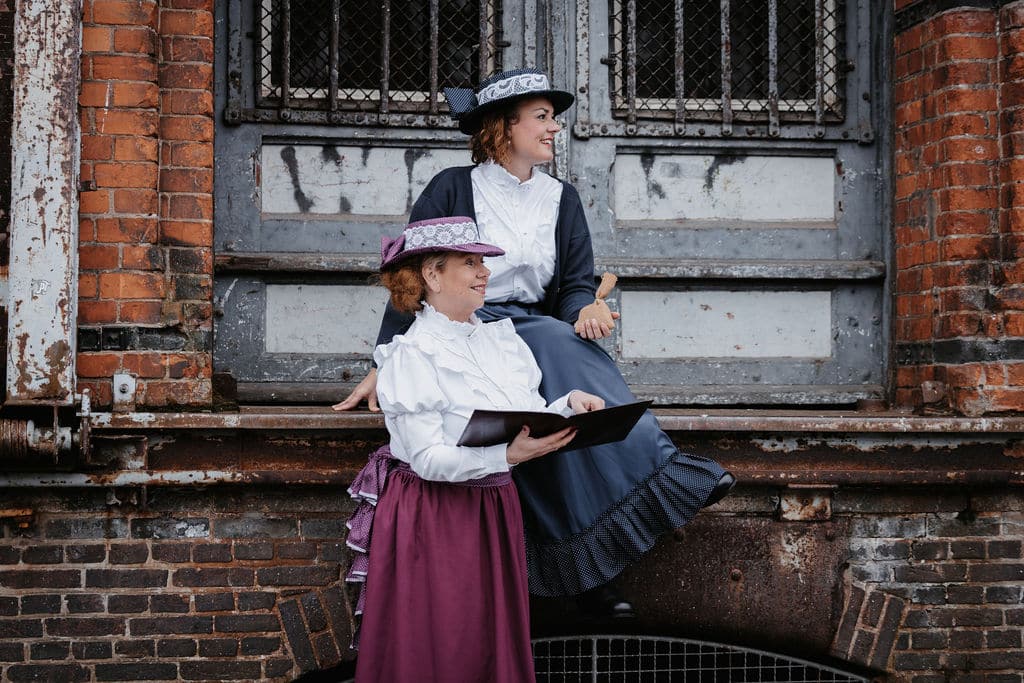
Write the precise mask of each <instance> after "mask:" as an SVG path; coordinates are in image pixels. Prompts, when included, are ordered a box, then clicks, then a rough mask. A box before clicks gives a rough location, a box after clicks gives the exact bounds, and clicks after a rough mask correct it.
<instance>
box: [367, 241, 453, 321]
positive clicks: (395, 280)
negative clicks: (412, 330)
mask: <svg viewBox="0 0 1024 683" xmlns="http://www.w3.org/2000/svg"><path fill="white" fill-rule="evenodd" d="M448 253H449V252H446V251H443V252H435V253H427V254H420V255H418V256H413V257H411V258H408V259H406V260H405V261H403V262H402V264H401V265H400V266H398V267H396V268H393V269H389V270H385V271H384V272H382V273H381V274H380V282H381V284H382V285H384V286H385V287H387V289H388V291H389V292H390V293H391V305H392V306H394V307H395V309H397V310H399V311H401V312H402V313H415V312H416V311H419V310H422V309H423V305H422V304H421V303H420V302H421V301H423V300H424V299H426V298H427V281H426V280H424V279H423V267H424V266H426V265H430V264H433V265H435V266H436V267H437V269H438V270H444V265H445V262H446V261H447V260H448Z"/></svg>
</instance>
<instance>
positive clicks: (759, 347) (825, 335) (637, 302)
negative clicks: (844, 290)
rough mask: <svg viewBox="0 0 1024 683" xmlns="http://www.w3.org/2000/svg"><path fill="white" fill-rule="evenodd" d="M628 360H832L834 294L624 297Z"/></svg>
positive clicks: (624, 351)
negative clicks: (776, 358) (832, 295)
mask: <svg viewBox="0 0 1024 683" xmlns="http://www.w3.org/2000/svg"><path fill="white" fill-rule="evenodd" d="M621 297H622V298H621V301H622V321H621V327H622V330H621V340H622V341H621V343H622V355H623V357H625V358H773V357H779V358H785V357H789V358H808V357H809V358H828V357H829V356H831V355H832V334H831V329H832V324H831V321H832V297H831V293H830V292H821V291H818V292H791V291H786V292H778V291H776V292H762V291H756V292H753V291H718V290H715V291H689V292H634V291H624V292H622V294H621Z"/></svg>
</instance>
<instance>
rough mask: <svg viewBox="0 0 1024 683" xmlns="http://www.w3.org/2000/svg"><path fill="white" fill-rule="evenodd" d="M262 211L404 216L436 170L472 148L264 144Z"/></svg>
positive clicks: (464, 157) (465, 157)
mask: <svg viewBox="0 0 1024 683" xmlns="http://www.w3.org/2000/svg"><path fill="white" fill-rule="evenodd" d="M261 154H262V170H261V176H260V178H261V179H260V183H261V190H262V194H263V198H262V202H263V206H262V209H263V212H264V213H269V214H289V213H301V214H307V215H308V214H355V215H362V216H402V215H405V214H406V213H408V212H409V209H410V208H411V207H412V202H413V201H415V199H416V197H418V196H419V194H420V192H421V191H422V190H423V188H424V186H426V184H427V182H429V181H430V179H431V178H432V177H434V175H435V174H436V173H437V172H438V171H440V170H442V169H444V168H447V167H449V166H464V165H467V164H469V163H470V158H469V151H468V150H455V149H409V148H403V147H372V148H371V147H354V146H352V147H338V146H333V145H276V144H275V145H264V146H263V149H262V152H261Z"/></svg>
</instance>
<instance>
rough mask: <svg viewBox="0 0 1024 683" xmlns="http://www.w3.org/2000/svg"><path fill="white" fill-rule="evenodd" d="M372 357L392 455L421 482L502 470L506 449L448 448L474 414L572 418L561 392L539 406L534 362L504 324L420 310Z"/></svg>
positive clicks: (426, 308) (474, 476)
mask: <svg viewBox="0 0 1024 683" xmlns="http://www.w3.org/2000/svg"><path fill="white" fill-rule="evenodd" d="M373 358H374V360H375V361H376V362H377V368H378V370H377V398H378V400H379V401H380V407H381V410H382V411H384V422H385V424H386V425H387V428H388V433H389V434H390V435H391V454H392V455H393V456H394V457H396V458H398V459H399V460H402V461H404V462H406V463H408V464H409V467H410V468H411V469H412V471H413V472H415V473H416V474H417V475H419V476H420V477H421V478H423V479H429V480H434V481H466V480H468V479H479V478H480V477H484V476H486V475H488V474H493V473H496V472H507V471H508V469H509V464H508V461H507V460H506V459H505V458H506V450H507V448H508V445H507V444H499V445H497V446H486V447H478V448H470V447H467V446H456V445H455V444H456V443H457V442H458V440H459V437H460V436H461V435H462V431H463V429H465V427H466V423H467V422H468V421H469V417H470V415H472V414H473V410H474V409H482V410H536V411H548V412H554V413H560V414H562V415H566V416H568V415H571V414H572V410H571V408H569V406H568V396H569V395H568V394H566V395H565V396H563V397H562V398H560V399H558V400H557V401H554V402H553V403H552V404H551V405H550V406H548V405H546V402H545V401H544V398H543V397H542V396H541V395H540V392H539V391H538V387H539V386H540V380H541V373H540V368H539V367H537V361H536V360H534V358H533V354H532V353H531V352H530V348H529V347H528V346H527V345H526V342H524V341H523V340H522V339H521V338H520V337H519V335H518V334H516V331H515V328H514V327H513V326H512V322H511V321H509V320H499V321H496V322H492V323H481V322H480V321H479V320H478V319H477V318H476V317H475V316H474V317H473V318H472V320H471V322H468V323H459V322H453V321H452V320H450V319H449V318H448V317H447V316H445V315H444V314H442V313H439V312H437V311H436V310H435V309H434V308H433V307H431V306H430V305H427V304H425V305H424V309H423V310H422V311H420V312H418V313H417V314H416V320H415V322H413V324H412V326H411V327H410V328H409V331H408V332H406V333H405V334H403V335H398V336H396V337H395V338H394V339H393V340H392V341H391V342H390V343H388V344H381V345H380V346H378V347H377V348H376V350H375V351H374V353H373Z"/></svg>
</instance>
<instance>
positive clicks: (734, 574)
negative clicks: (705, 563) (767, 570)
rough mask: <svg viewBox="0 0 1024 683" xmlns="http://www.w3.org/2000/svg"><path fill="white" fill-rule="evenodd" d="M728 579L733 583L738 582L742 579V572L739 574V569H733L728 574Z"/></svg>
mask: <svg viewBox="0 0 1024 683" xmlns="http://www.w3.org/2000/svg"><path fill="white" fill-rule="evenodd" d="M729 578H730V579H732V580H733V581H739V580H740V579H742V578H743V572H741V571H740V570H739V569H733V570H732V571H731V572H729Z"/></svg>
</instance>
